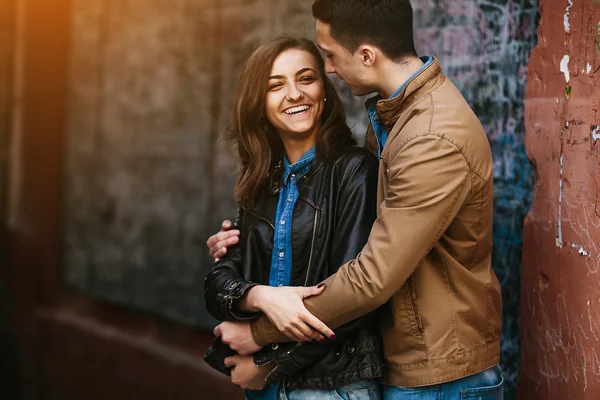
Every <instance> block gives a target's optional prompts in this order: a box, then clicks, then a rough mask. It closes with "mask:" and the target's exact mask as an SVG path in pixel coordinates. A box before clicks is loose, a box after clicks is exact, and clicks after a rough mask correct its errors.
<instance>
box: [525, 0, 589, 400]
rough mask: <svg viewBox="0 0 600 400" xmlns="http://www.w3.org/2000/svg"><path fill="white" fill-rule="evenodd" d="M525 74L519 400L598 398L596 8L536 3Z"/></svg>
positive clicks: (584, 3)
mask: <svg viewBox="0 0 600 400" xmlns="http://www.w3.org/2000/svg"><path fill="white" fill-rule="evenodd" d="M540 11H541V22H540V26H539V30H538V45H537V47H536V48H535V50H534V51H533V53H532V56H531V62H530V64H529V68H528V84H527V100H526V112H525V115H526V129H527V135H526V146H527V154H528V156H529V158H530V159H531V161H532V163H533V164H534V165H535V177H536V179H535V190H534V200H533V204H532V207H531V211H530V212H529V214H528V215H527V219H526V221H525V229H524V254H523V280H522V285H523V286H522V292H521V293H522V297H521V299H522V305H521V312H522V316H523V319H522V320H523V323H522V328H521V333H522V335H521V341H522V349H523V350H522V380H521V383H522V384H521V387H520V389H521V395H522V396H521V398H523V399H543V400H552V399H577V400H580V399H597V398H599V396H600V358H599V357H600V345H599V340H600V276H599V271H600V210H599V209H598V196H599V195H600V192H599V189H598V182H599V181H600V142H598V139H600V79H599V78H600V44H599V39H600V2H598V1H595V0H570V1H551V0H541V2H540Z"/></svg>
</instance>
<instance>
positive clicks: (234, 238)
mask: <svg viewBox="0 0 600 400" xmlns="http://www.w3.org/2000/svg"><path fill="white" fill-rule="evenodd" d="M232 228H233V224H232V223H231V221H230V220H228V219H227V220H225V221H223V223H222V224H221V230H220V231H219V232H218V233H215V234H214V235H212V236H211V237H209V238H208V240H207V241H206V246H207V247H208V255H210V256H211V257H212V258H214V259H215V262H217V261H219V259H220V258H221V257H223V256H224V255H225V254H226V253H227V248H228V247H231V246H233V245H234V244H236V243H237V242H239V240H240V239H239V235H240V231H239V230H237V229H232Z"/></svg>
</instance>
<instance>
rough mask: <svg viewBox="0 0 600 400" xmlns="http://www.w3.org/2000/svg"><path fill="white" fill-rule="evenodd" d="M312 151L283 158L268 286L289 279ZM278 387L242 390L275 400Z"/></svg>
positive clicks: (256, 399) (252, 398) (253, 397)
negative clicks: (297, 210) (301, 185)
mask: <svg viewBox="0 0 600 400" xmlns="http://www.w3.org/2000/svg"><path fill="white" fill-rule="evenodd" d="M315 156H316V150H315V147H314V146H313V147H312V148H311V149H310V150H308V151H307V152H306V153H304V155H303V156H302V158H300V160H298V162H296V163H294V164H290V162H289V161H288V159H287V157H286V156H285V155H284V156H283V167H284V170H283V185H282V188H281V190H280V191H279V202H278V203H277V211H276V214H275V233H274V235H273V254H272V255H271V270H270V273H269V286H289V285H290V283H291V280H292V214H293V212H294V206H295V205H296V201H297V200H298V186H297V185H296V181H297V180H298V178H300V177H301V176H302V175H304V174H306V173H307V172H308V171H309V170H310V165H311V163H312V161H313V160H314V159H315ZM278 390H279V384H278V383H276V384H272V385H269V386H267V387H265V388H264V389H263V390H246V398H247V399H248V400H273V399H277V391H278Z"/></svg>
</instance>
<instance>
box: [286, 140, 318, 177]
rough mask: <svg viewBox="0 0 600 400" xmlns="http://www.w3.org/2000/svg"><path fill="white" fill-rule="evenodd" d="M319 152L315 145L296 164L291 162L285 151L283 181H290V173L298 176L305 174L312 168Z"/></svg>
mask: <svg viewBox="0 0 600 400" xmlns="http://www.w3.org/2000/svg"><path fill="white" fill-rule="evenodd" d="M316 154H317V151H316V146H313V147H311V148H310V150H308V151H307V152H306V153H304V155H303V156H302V157H300V160H298V161H297V162H295V163H294V164H290V162H289V161H288V158H287V156H286V155H285V153H284V154H283V168H284V172H283V182H284V184H285V183H286V182H287V181H288V178H289V176H290V174H295V175H296V176H297V177H300V176H301V175H303V174H305V173H306V172H307V171H308V170H309V169H310V163H312V161H313V160H314V159H315V157H316Z"/></svg>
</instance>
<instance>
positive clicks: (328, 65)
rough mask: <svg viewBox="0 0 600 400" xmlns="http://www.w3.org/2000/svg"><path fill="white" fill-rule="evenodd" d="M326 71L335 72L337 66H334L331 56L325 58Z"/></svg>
mask: <svg viewBox="0 0 600 400" xmlns="http://www.w3.org/2000/svg"><path fill="white" fill-rule="evenodd" d="M325 72H327V73H328V74H334V73H335V67H334V66H333V63H332V62H331V60H330V59H329V58H326V59H325Z"/></svg>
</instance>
